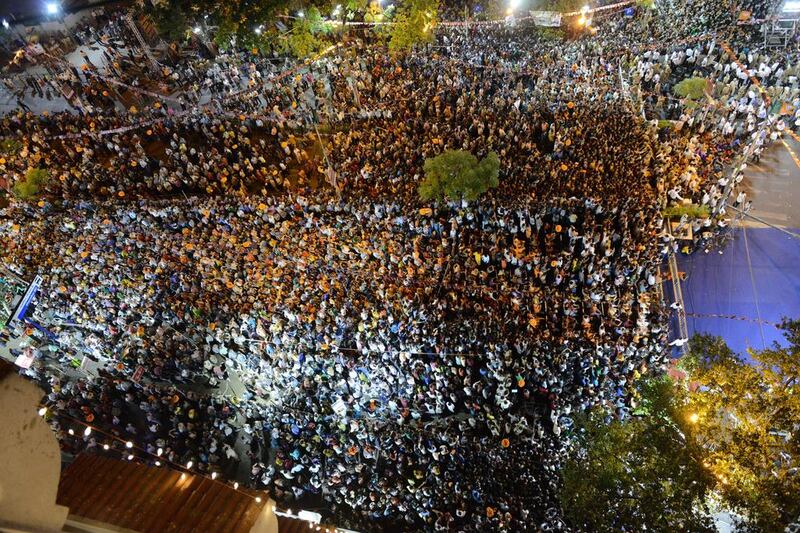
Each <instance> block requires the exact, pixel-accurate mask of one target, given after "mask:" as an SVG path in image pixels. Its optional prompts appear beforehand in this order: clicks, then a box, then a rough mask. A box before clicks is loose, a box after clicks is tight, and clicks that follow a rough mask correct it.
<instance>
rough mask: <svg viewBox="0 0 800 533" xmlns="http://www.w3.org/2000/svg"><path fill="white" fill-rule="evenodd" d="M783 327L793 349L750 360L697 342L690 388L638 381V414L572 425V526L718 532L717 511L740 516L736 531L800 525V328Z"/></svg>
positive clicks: (568, 472) (719, 344) (567, 474)
mask: <svg viewBox="0 0 800 533" xmlns="http://www.w3.org/2000/svg"><path fill="white" fill-rule="evenodd" d="M782 328H783V331H784V333H785V336H786V338H787V340H788V343H789V345H788V347H781V346H778V345H774V346H773V347H771V348H770V349H767V350H763V351H750V354H749V355H750V358H751V360H750V361H747V360H745V359H744V358H742V357H740V356H739V355H737V354H735V353H734V352H732V351H731V350H730V349H729V348H728V346H726V345H725V343H724V342H723V341H722V339H719V338H717V337H710V336H707V335H696V336H695V337H693V339H692V342H691V343H690V347H691V350H690V353H689V354H688V355H687V356H685V357H684V358H683V359H682V360H681V362H680V365H679V366H680V368H681V369H683V370H685V372H686V378H685V379H678V380H674V381H673V380H672V379H671V378H660V379H649V380H646V381H643V382H640V383H639V384H638V390H639V392H640V396H641V403H640V406H639V408H637V410H636V411H634V413H633V415H632V416H629V417H626V418H624V419H620V420H616V419H615V420H607V419H606V415H604V414H603V413H602V412H593V413H591V414H589V415H585V416H580V417H577V419H576V420H577V422H578V423H577V425H576V428H577V429H576V431H575V433H574V435H573V449H572V453H571V456H570V459H569V460H568V461H567V462H566V463H565V465H564V467H563V469H562V477H563V488H562V493H561V499H562V505H563V507H564V513H565V518H566V519H567V521H568V522H569V523H570V525H571V526H572V527H574V528H575V529H578V530H582V531H645V530H657V531H711V530H712V529H711V522H710V518H709V513H708V511H709V508H710V507H711V506H712V504H713V505H714V506H718V507H720V508H722V509H726V510H729V511H732V512H734V513H736V514H737V515H738V516H739V517H740V518H741V521H742V523H741V524H738V526H737V528H738V529H739V530H741V531H783V530H784V529H785V528H786V527H787V526H788V525H789V524H792V523H793V521H795V520H797V518H798V516H800V473H799V472H800V470H799V469H800V394H798V392H800V388H798V380H800V321H794V322H785V323H784V324H783V325H782ZM656 503H657V504H656ZM645 526H646V527H645Z"/></svg>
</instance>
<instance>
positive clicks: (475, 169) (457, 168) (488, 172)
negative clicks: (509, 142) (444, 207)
mask: <svg viewBox="0 0 800 533" xmlns="http://www.w3.org/2000/svg"><path fill="white" fill-rule="evenodd" d="M424 170H425V179H423V181H422V183H420V185H419V189H418V192H419V195H420V198H422V199H423V200H426V201H428V200H440V199H442V198H443V197H447V198H449V199H451V200H459V199H461V198H464V199H467V200H475V199H477V198H478V197H479V196H480V195H482V194H483V193H485V192H486V191H488V190H489V189H491V188H494V187H497V186H498V185H499V183H500V182H499V179H498V176H499V174H500V160H499V159H498V157H497V154H496V153H494V152H491V153H489V155H487V156H486V157H484V158H483V159H482V160H481V161H480V162H478V158H477V157H475V156H474V155H472V154H470V153H469V152H465V151H463V150H447V151H445V152H443V153H441V154H439V155H438V156H436V157H434V158H432V159H428V160H426V161H425V166H424Z"/></svg>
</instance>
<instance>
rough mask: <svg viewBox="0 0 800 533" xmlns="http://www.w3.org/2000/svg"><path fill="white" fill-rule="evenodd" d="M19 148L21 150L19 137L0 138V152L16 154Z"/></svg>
mask: <svg viewBox="0 0 800 533" xmlns="http://www.w3.org/2000/svg"><path fill="white" fill-rule="evenodd" d="M20 150H22V143H21V142H20V140H19V139H14V138H13V137H5V138H3V139H2V140H0V154H3V155H17V154H18V153H19V151H20Z"/></svg>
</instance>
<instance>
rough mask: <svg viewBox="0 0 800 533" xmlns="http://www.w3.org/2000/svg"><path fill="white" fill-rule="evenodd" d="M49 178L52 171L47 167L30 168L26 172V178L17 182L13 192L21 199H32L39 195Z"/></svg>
mask: <svg viewBox="0 0 800 533" xmlns="http://www.w3.org/2000/svg"><path fill="white" fill-rule="evenodd" d="M49 179H50V173H49V172H48V171H47V170H46V169H43V168H29V169H28V171H27V172H26V173H25V179H24V180H20V181H18V182H17V183H15V184H14V186H13V187H12V188H11V192H13V193H14V196H16V197H17V198H19V199H20V200H30V199H32V198H35V197H36V196H38V194H39V193H40V192H41V189H42V188H43V187H44V186H46V185H47V182H48V180H49Z"/></svg>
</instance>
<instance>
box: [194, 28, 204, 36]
mask: <svg viewBox="0 0 800 533" xmlns="http://www.w3.org/2000/svg"><path fill="white" fill-rule="evenodd" d="M201 31H203V30H202V29H201V28H200V26H195V27H194V28H192V33H194V34H195V35H199V34H200V32H201Z"/></svg>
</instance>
